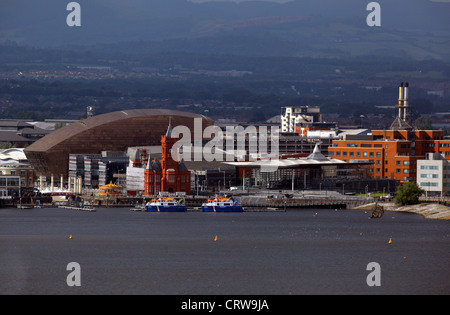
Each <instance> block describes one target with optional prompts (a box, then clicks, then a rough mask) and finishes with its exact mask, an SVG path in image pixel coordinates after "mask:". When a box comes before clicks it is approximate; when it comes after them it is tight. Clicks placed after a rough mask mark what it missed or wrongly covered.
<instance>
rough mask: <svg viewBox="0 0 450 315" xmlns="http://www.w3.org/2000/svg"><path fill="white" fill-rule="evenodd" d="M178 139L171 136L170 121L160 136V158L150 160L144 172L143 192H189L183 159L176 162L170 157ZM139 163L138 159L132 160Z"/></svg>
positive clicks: (189, 180) (188, 182) (189, 177)
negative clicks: (158, 159) (164, 132)
mask: <svg viewBox="0 0 450 315" xmlns="http://www.w3.org/2000/svg"><path fill="white" fill-rule="evenodd" d="M178 140H179V139H178V138H174V137H172V123H171V120H170V121H169V127H168V128H167V131H166V134H165V135H163V136H161V160H160V161H156V160H153V161H152V160H150V159H148V158H147V164H146V168H145V172H144V176H145V182H144V194H146V195H156V194H158V193H159V192H169V193H176V192H184V193H186V194H187V195H190V193H191V172H190V171H189V170H188V169H187V168H186V166H185V165H184V163H183V161H180V162H177V161H175V160H174V159H173V158H172V147H173V145H174V144H175V142H177V141H178ZM133 163H135V165H137V166H138V165H139V163H140V161H138V160H135V161H133Z"/></svg>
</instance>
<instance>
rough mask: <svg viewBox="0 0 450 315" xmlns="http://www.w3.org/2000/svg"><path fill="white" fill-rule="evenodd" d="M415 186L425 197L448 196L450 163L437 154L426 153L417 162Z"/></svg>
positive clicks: (449, 189)
mask: <svg viewBox="0 0 450 315" xmlns="http://www.w3.org/2000/svg"><path fill="white" fill-rule="evenodd" d="M417 184H418V185H419V186H420V187H421V188H422V189H423V190H425V193H426V195H427V196H439V197H443V196H448V195H450V161H449V160H446V159H445V158H444V157H443V156H442V155H441V154H439V153H427V154H426V159H424V160H417Z"/></svg>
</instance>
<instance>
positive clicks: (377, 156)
mask: <svg viewBox="0 0 450 315" xmlns="http://www.w3.org/2000/svg"><path fill="white" fill-rule="evenodd" d="M397 107H398V109H399V115H398V116H397V117H396V119H395V120H394V122H393V124H392V125H391V130H373V131H372V133H371V134H368V135H357V136H350V135H349V136H347V137H346V138H345V139H344V140H334V141H333V144H332V146H330V147H329V148H328V153H329V155H330V156H331V157H333V158H335V159H339V160H343V161H346V162H349V161H350V160H355V159H356V160H369V161H370V162H373V165H372V166H371V167H370V172H369V174H370V175H371V176H372V177H373V178H391V179H396V180H399V181H401V182H408V181H416V172H417V160H424V159H425V155H426V153H429V152H430V153H431V152H433V153H440V154H442V155H443V156H444V157H445V159H447V160H450V140H444V139H443V138H444V132H443V131H442V130H414V128H412V127H411V125H410V124H409V121H408V111H409V105H408V83H405V85H404V84H403V82H402V84H401V86H400V93H399V105H397Z"/></svg>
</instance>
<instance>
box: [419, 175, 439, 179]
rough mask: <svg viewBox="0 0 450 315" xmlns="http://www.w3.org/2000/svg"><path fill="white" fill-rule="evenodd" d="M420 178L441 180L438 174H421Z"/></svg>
mask: <svg viewBox="0 0 450 315" xmlns="http://www.w3.org/2000/svg"><path fill="white" fill-rule="evenodd" d="M420 178H439V176H438V174H420Z"/></svg>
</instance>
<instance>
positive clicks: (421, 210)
mask: <svg viewBox="0 0 450 315" xmlns="http://www.w3.org/2000/svg"><path fill="white" fill-rule="evenodd" d="M378 204H379V205H381V206H382V207H383V208H384V210H385V211H393V212H408V213H415V214H420V215H423V216H424V217H425V218H427V219H442V220H450V207H447V206H445V205H441V204H438V203H426V202H423V203H419V204H416V205H407V206H397V205H395V203H390V202H386V203H378ZM373 206H374V203H369V204H366V205H361V206H358V207H356V208H355V209H360V210H371V209H372V208H373Z"/></svg>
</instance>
